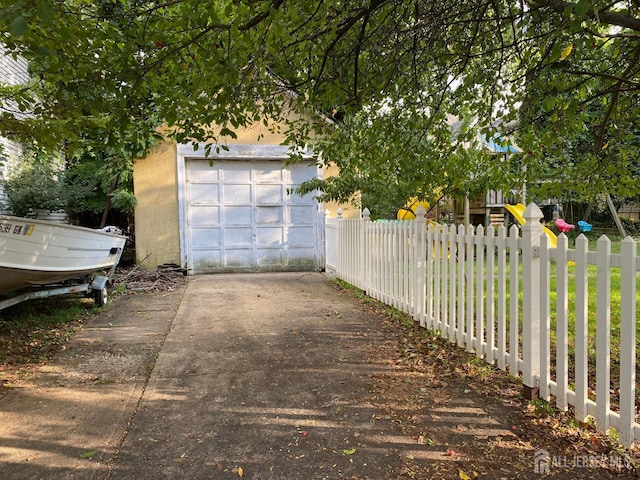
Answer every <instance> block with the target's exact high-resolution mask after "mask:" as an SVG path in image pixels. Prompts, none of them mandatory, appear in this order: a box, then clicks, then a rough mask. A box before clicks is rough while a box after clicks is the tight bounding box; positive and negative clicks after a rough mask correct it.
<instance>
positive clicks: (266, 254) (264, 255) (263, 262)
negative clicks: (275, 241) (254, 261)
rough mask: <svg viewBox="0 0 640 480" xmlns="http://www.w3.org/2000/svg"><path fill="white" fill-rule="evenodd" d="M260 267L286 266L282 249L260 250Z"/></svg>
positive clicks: (258, 254) (258, 253)
mask: <svg viewBox="0 0 640 480" xmlns="http://www.w3.org/2000/svg"><path fill="white" fill-rule="evenodd" d="M257 256H258V265H259V266H261V267H264V266H268V265H269V266H275V265H283V264H284V255H283V252H282V250H280V249H260V248H259V249H258V252H257Z"/></svg>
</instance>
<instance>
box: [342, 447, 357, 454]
mask: <svg viewBox="0 0 640 480" xmlns="http://www.w3.org/2000/svg"><path fill="white" fill-rule="evenodd" d="M342 453H344V454H345V455H353V454H354V453H356V449H355V448H350V449H345V450H342Z"/></svg>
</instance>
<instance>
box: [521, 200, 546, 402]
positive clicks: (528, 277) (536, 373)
mask: <svg viewBox="0 0 640 480" xmlns="http://www.w3.org/2000/svg"><path fill="white" fill-rule="evenodd" d="M523 217H524V219H525V222H526V223H525V224H524V225H523V226H522V386H523V395H524V398H526V399H527V400H537V399H538V392H539V385H538V380H539V377H540V237H541V235H542V234H543V229H542V224H541V223H540V219H542V217H543V215H542V211H541V210H540V208H539V207H538V206H537V205H536V204H535V203H531V204H529V206H528V207H527V208H526V210H525V211H524V214H523Z"/></svg>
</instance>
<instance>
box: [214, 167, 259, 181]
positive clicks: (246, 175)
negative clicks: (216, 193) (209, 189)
mask: <svg viewBox="0 0 640 480" xmlns="http://www.w3.org/2000/svg"><path fill="white" fill-rule="evenodd" d="M247 163H248V162H220V164H219V168H220V170H221V171H222V175H221V180H222V182H224V183H225V184H227V183H247V184H249V183H251V168H247Z"/></svg>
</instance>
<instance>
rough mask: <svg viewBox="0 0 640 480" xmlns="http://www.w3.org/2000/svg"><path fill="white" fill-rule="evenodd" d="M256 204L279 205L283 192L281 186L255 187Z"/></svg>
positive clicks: (282, 198)
mask: <svg viewBox="0 0 640 480" xmlns="http://www.w3.org/2000/svg"><path fill="white" fill-rule="evenodd" d="M255 188H256V203H257V204H258V205H261V204H262V205H263V204H273V203H278V204H281V203H282V202H283V200H284V192H283V191H282V185H256V186H255Z"/></svg>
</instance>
